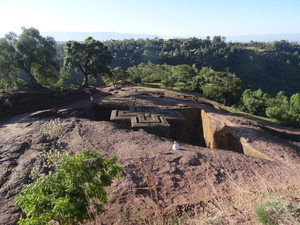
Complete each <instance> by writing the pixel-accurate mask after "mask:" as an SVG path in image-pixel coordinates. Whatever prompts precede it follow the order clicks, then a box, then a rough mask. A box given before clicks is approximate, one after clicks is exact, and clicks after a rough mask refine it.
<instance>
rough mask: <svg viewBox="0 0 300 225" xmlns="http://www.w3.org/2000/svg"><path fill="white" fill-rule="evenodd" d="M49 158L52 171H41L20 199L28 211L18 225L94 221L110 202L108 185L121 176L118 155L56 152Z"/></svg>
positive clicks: (24, 208)
mask: <svg viewBox="0 0 300 225" xmlns="http://www.w3.org/2000/svg"><path fill="white" fill-rule="evenodd" d="M47 161H48V168H52V170H51V171H50V172H49V173H48V174H40V175H39V176H38V178H37V179H36V180H35V181H34V182H33V183H32V184H30V185H29V186H28V187H27V188H25V189H24V190H22V191H21V193H20V195H19V196H18V197H17V199H16V204H17V205H19V206H20V207H21V209H22V211H23V212H24V213H25V214H26V218H20V220H19V223H18V224H22V225H27V224H31V225H33V224H52V223H54V222H58V223H59V224H60V225H63V224H78V223H80V222H83V221H85V220H89V221H93V220H94V219H95V216H96V215H97V214H99V213H101V210H102V207H103V205H104V204H105V203H106V202H107V193H106V191H105V189H104V187H107V186H110V185H111V184H112V179H113V178H115V177H117V178H120V176H121V175H120V172H121V170H122V166H120V165H118V164H116V162H117V158H116V157H112V158H110V159H103V158H102V157H101V155H100V153H99V152H93V153H91V152H88V151H84V152H82V153H80V154H75V155H72V156H69V155H68V154H66V153H60V152H58V151H56V152H54V153H51V154H48V155H47ZM53 168H55V169H54V172H52V171H53ZM91 208H92V209H93V212H91V210H89V209H91Z"/></svg>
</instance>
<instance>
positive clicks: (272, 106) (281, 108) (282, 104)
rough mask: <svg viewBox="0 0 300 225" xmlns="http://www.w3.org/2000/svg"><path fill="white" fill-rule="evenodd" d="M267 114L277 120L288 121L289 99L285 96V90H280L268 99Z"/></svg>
mask: <svg viewBox="0 0 300 225" xmlns="http://www.w3.org/2000/svg"><path fill="white" fill-rule="evenodd" d="M267 105H268V106H269V107H268V108H267V109H266V115H267V116H268V117H270V118H272V119H275V120H277V121H288V120H289V116H288V111H289V99H288V97H287V96H285V93H284V91H280V92H278V94H277V95H276V97H275V98H271V99H269V100H268V102H267Z"/></svg>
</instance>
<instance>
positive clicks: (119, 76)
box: [102, 67, 129, 85]
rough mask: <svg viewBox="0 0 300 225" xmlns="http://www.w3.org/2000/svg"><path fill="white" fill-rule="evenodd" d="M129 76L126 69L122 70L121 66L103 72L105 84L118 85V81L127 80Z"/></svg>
mask: <svg viewBox="0 0 300 225" xmlns="http://www.w3.org/2000/svg"><path fill="white" fill-rule="evenodd" d="M128 78H129V75H128V73H127V72H126V71H124V70H122V68H121V67H116V68H114V69H113V70H112V71H111V73H107V74H103V75H102V79H103V81H104V83H105V84H107V85H108V84H113V85H116V84H117V83H118V82H120V81H121V82H125V81H126V80H127V79H128Z"/></svg>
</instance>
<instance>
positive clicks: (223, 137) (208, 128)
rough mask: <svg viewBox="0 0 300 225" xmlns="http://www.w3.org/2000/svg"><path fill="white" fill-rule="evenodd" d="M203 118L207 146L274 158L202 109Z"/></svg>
mask: <svg viewBox="0 0 300 225" xmlns="http://www.w3.org/2000/svg"><path fill="white" fill-rule="evenodd" d="M201 120H202V129H203V138H204V141H205V145H206V147H209V148H215V149H224V150H231V151H235V152H239V153H243V154H245V155H249V156H253V157H257V158H262V159H267V160H272V159H271V158H270V157H268V156H267V155H265V154H263V153H262V152H260V151H259V150H257V149H255V148H254V147H253V146H251V144H250V143H248V142H247V140H246V139H245V138H244V137H240V136H239V135H238V134H237V133H236V132H234V131H232V130H231V129H230V128H229V127H228V126H226V124H225V123H223V122H222V121H220V120H218V119H217V118H215V117H214V116H213V114H210V113H207V112H205V111H204V110H201Z"/></svg>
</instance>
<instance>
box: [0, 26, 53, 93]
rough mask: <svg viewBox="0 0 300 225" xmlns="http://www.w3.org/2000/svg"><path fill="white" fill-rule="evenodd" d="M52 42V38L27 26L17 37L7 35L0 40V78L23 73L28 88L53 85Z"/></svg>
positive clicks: (12, 34)
mask: <svg viewBox="0 0 300 225" xmlns="http://www.w3.org/2000/svg"><path fill="white" fill-rule="evenodd" d="M55 56H56V42H55V40H54V38H52V37H46V38H45V37H42V36H41V35H40V32H39V31H38V30H37V29H35V28H33V27H31V28H28V29H26V28H25V27H22V33H21V34H20V35H19V36H17V35H16V34H15V33H13V32H10V33H8V34H6V35H5V36H4V38H1V39H0V67H1V69H3V68H4V70H2V72H0V76H1V78H3V77H6V78H8V77H9V76H12V75H15V74H16V71H17V70H23V71H24V72H25V73H26V74H27V75H28V77H29V85H30V86H34V87H36V86H40V84H41V83H53V82H55V81H56V80H57V79H58V70H59V63H58V62H57V61H56V60H55Z"/></svg>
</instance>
